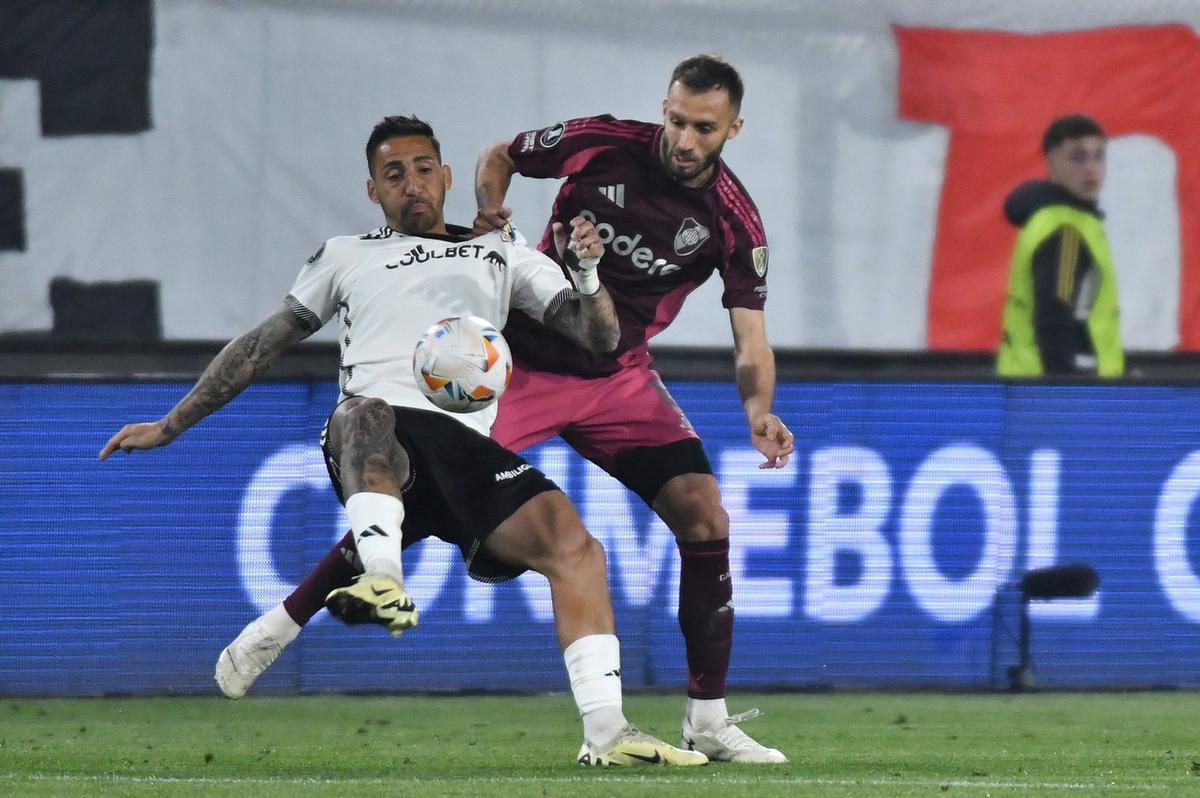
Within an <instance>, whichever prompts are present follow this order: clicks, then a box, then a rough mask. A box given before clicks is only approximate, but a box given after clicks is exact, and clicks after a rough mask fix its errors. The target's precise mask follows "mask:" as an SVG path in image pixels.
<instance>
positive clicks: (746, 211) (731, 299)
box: [719, 181, 769, 310]
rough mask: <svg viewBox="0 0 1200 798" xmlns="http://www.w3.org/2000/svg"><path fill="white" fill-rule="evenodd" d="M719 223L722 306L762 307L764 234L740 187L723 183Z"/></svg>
mask: <svg viewBox="0 0 1200 798" xmlns="http://www.w3.org/2000/svg"><path fill="white" fill-rule="evenodd" d="M719 191H720V196H721V199H722V214H721V218H720V224H721V228H722V232H723V233H724V237H725V251H724V253H723V254H724V258H723V261H724V262H723V269H722V271H721V278H722V279H723V280H724V282H725V292H724V293H723V294H722V295H721V304H722V305H724V306H725V307H726V308H749V309H750V310H762V309H763V308H764V307H765V306H766V303H767V260H768V257H767V256H768V254H769V253H768V249H767V234H766V232H765V231H764V230H763V225H762V219H761V218H759V215H758V209H757V208H755V207H754V203H753V202H752V201H751V200H750V197H749V196H748V195H747V194H746V193H745V191H744V190H741V187H740V186H737V185H736V184H734V183H732V181H730V182H728V183H724V184H723V185H722V186H720V187H719Z"/></svg>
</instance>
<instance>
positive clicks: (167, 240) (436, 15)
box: [0, 0, 1200, 350]
mask: <svg viewBox="0 0 1200 798" xmlns="http://www.w3.org/2000/svg"><path fill="white" fill-rule="evenodd" d="M154 13H155V46H154V51H153V69H152V83H151V94H152V96H151V108H152V118H153V127H152V129H151V130H149V131H148V132H145V133H141V134H137V135H100V136H72V137H63V138H45V137H43V136H42V135H41V133H40V131H39V129H38V95H37V85H36V83H35V82H33V81H28V80H25V81H0V166H2V167H10V168H18V169H20V170H22V171H23V174H24V183H25V198H24V200H25V223H26V231H27V233H26V234H27V249H26V250H25V251H23V252H0V298H2V299H3V301H2V302H0V332H9V331H17V330H32V329H46V328H49V327H50V324H51V317H50V308H49V304H48V299H47V297H48V288H47V286H48V283H49V281H50V279H52V278H53V277H55V276H59V275H63V276H69V277H75V278H78V279H81V280H89V281H90V280H117V279H127V278H150V279H156V280H159V281H161V283H162V311H163V325H164V332H165V335H166V336H167V337H168V338H175V339H181V338H200V339H227V338H230V337H232V336H233V335H235V334H237V333H239V332H241V331H242V330H243V329H245V328H246V327H249V326H250V325H252V324H254V323H256V322H257V321H258V320H259V319H261V318H262V317H263V316H264V315H265V314H267V313H268V312H270V311H271V310H272V309H273V308H274V307H275V306H276V305H277V304H278V303H279V301H280V300H281V299H282V297H283V296H284V295H285V294H286V292H287V290H288V288H289V287H290V285H291V283H292V279H293V277H294V276H295V273H296V271H297V270H298V268H299V266H300V265H301V264H302V263H303V262H304V259H305V258H306V257H308V256H309V255H310V254H311V253H312V252H314V251H315V250H316V249H317V247H318V246H320V244H321V242H322V241H323V240H324V239H326V238H329V237H331V236H334V235H345V234H351V233H357V232H363V231H366V230H367V229H369V228H371V227H374V226H377V225H378V224H380V223H381V218H382V217H381V216H380V213H379V210H378V208H377V207H376V206H374V205H372V204H370V202H369V201H368V200H367V197H366V191H365V183H366V178H367V173H366V162H365V155H364V153H363V147H364V144H365V141H366V137H367V135H368V134H369V132H370V129H371V127H372V126H373V124H374V123H375V122H376V121H378V120H379V119H380V118H381V117H382V116H384V115H385V114H389V113H415V114H417V115H418V116H421V117H423V118H425V119H427V120H428V121H430V122H431V123H432V124H433V125H434V127H435V129H436V130H437V132H438V135H439V137H440V139H441V142H442V148H443V155H444V157H445V160H446V162H447V163H449V164H451V166H452V167H453V168H454V169H455V175H456V182H455V187H454V188H453V189H452V190H451V192H450V195H449V201H448V204H447V218H448V219H449V220H450V221H457V222H460V223H465V224H469V223H470V220H471V219H472V218H473V216H474V199H473V192H472V188H471V184H472V172H473V168H474V162H475V158H476V156H477V154H478V153H479V151H480V150H481V149H482V148H483V147H485V146H486V145H488V144H490V143H492V142H494V141H497V140H500V139H504V138H509V137H511V136H512V135H513V134H514V133H516V132H518V131H520V130H525V129H528V128H532V127H539V126H542V125H546V124H550V123H552V122H554V121H557V120H558V119H561V118H566V117H571V116H580V115H587V114H596V113H612V114H614V115H616V116H618V117H629V118H639V119H648V120H658V119H659V118H660V114H661V112H660V103H661V99H662V97H663V95H664V93H665V89H666V82H667V79H668V77H669V74H670V71H671V68H672V67H673V66H674V64H675V63H676V62H678V61H679V60H681V59H682V58H684V57H686V56H688V55H692V54H694V53H697V52H702V51H716V52H720V53H721V54H723V55H724V56H725V57H727V58H728V59H729V60H730V61H731V62H732V63H733V64H735V65H736V66H737V67H738V68H739V69H740V71H741V72H742V75H743V77H744V78H745V80H746V85H747V93H746V99H745V102H744V105H743V109H742V111H743V116H744V117H745V119H746V126H745V129H744V130H743V132H742V134H741V135H740V136H739V137H738V138H737V139H736V140H735V141H733V142H732V143H730V144H729V145H728V147H727V149H726V159H727V161H728V163H729V164H730V165H731V167H732V168H733V169H734V171H735V172H736V173H737V174H738V176H739V177H740V178H741V179H742V181H743V182H744V183H745V184H746V186H747V187H748V188H749V190H750V192H751V194H752V195H753V196H754V197H755V199H756V201H757V204H758V206H759V209H760V211H761V212H762V216H763V219H764V222H765V224H766V228H767V234H768V238H769V240H770V245H771V250H772V253H771V274H770V290H771V293H770V297H769V300H768V303H767V320H768V331H769V334H770V337H771V340H772V342H773V343H774V344H775V345H776V346H777V347H834V348H875V349H923V348H924V347H925V340H926V338H925V301H926V300H925V297H926V291H927V288H928V281H929V264H930V260H931V251H932V246H933V240H934V235H935V227H936V213H937V206H938V197H939V192H940V190H941V185H942V167H943V160H944V157H945V152H946V143H947V132H946V131H945V130H944V129H942V128H940V127H937V126H933V125H928V124H922V123H915V122H909V121H904V120H900V119H898V117H897V114H896V74H897V66H898V64H897V51H896V43H895V39H894V37H893V34H892V31H891V28H890V26H891V25H892V24H903V25H910V26H934V27H954V28H970V29H977V28H978V29H1003V30H1012V31H1023V32H1041V31H1048V30H1073V29H1083V28H1093V27H1101V26H1110V25H1128V24H1159V23H1169V22H1182V23H1186V24H1189V25H1191V26H1192V27H1194V28H1195V27H1197V26H1198V25H1200V3H1196V2H1184V1H1183V0H1180V1H1179V2H1145V1H1143V2H1130V1H1129V0H1095V1H1094V2H1090V3H1086V4H1084V3H1079V2H1077V0H1010V2H1007V3H1003V4H993V3H991V2H984V1H983V0H972V1H971V2H955V3H944V2H934V0H924V1H921V0H890V1H887V0H884V1H880V2H872V1H871V0H857V1H853V2H846V1H843V2H839V3H824V2H816V1H815V0H812V1H810V2H785V0H760V1H758V2H754V1H751V2H745V0H673V1H671V2H657V3H649V4H648V3H640V2H631V1H630V2H624V1H623V2H610V3H586V4H584V3H554V2H539V1H537V0H509V2H506V3H488V2H482V1H479V2H455V1H454V0H448V1H447V2H435V1H434V0H428V1H427V2H416V1H415V0H414V1H413V2H403V1H402V0H395V1H394V2H387V1H386V0H373V1H368V0H362V1H360V2H337V3H334V2H329V3H322V2H286V3H285V2H265V1H263V0H259V1H258V2H218V1H217V0H159V2H158V3H157V4H156V6H155V9H154ZM1031 146H1036V142H1031ZM1174 179H1175V160H1174V156H1173V153H1172V152H1171V151H1170V150H1169V149H1168V148H1166V147H1165V146H1163V145H1162V144H1161V143H1160V142H1158V141H1157V140H1156V139H1152V138H1148V137H1128V138H1119V139H1115V140H1114V141H1113V142H1112V143H1111V146H1110V175H1109V181H1108V184H1107V185H1106V188H1105V192H1104V195H1103V198H1102V206H1103V207H1105V209H1106V210H1107V212H1108V214H1109V219H1110V222H1109V233H1110V237H1111V239H1112V244H1113V250H1114V257H1115V260H1116V263H1117V269H1118V275H1119V277H1118V279H1119V282H1120V292H1121V295H1120V296H1121V306H1122V314H1123V315H1122V325H1123V332H1124V334H1125V340H1126V344H1127V346H1128V347H1129V348H1131V349H1142V350H1145V349H1165V348H1170V347H1171V346H1173V345H1174V344H1175V343H1176V340H1177V329H1176V327H1177V304H1178V285H1179V277H1178V273H1179V262H1180V253H1179V234H1178V211H1177V207H1176V202H1175V186H1174ZM555 189H556V185H555V183H554V182H553V181H533V180H527V179H522V178H516V179H515V180H514V183H513V188H512V191H511V192H510V195H509V198H510V202H511V204H512V205H514V207H515V208H516V220H517V222H518V224H519V225H520V226H521V227H522V228H523V229H524V231H525V233H526V235H527V236H528V237H529V238H531V239H534V240H536V239H537V237H538V236H539V235H540V231H541V228H542V226H543V225H544V223H545V220H546V216H547V212H548V209H549V207H550V203H551V200H552V197H553V195H554V191H555ZM997 213H999V209H997ZM719 297H720V290H719V281H710V284H708V285H706V286H704V287H703V288H702V289H700V290H699V291H698V292H697V293H696V294H695V295H694V296H693V297H692V298H691V299H690V300H689V301H688V303H687V305H686V306H685V308H684V311H683V313H682V315H681V316H680V318H679V319H678V320H677V321H676V323H675V324H674V325H673V326H672V327H671V328H670V329H669V330H667V331H666V332H665V333H663V334H662V335H661V336H660V337H659V339H658V343H661V344H677V345H698V346H704V345H714V346H725V345H728V344H729V342H730V337H729V333H728V325H727V324H726V323H725V321H724V320H725V312H724V310H722V309H721V307H720V301H719ZM319 335H320V336H321V338H322V339H325V340H332V332H331V331H329V330H326V331H323V332H322V333H320V334H319Z"/></svg>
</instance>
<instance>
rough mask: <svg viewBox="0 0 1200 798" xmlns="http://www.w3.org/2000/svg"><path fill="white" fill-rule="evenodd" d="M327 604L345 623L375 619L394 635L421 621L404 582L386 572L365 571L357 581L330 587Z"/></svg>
mask: <svg viewBox="0 0 1200 798" xmlns="http://www.w3.org/2000/svg"><path fill="white" fill-rule="evenodd" d="M325 607H326V608H327V609H328V610H329V611H330V612H331V613H333V617H335V618H337V619H338V620H339V621H341V622H342V623H345V624H349V625H351V626H354V625H356V624H360V623H373V624H375V625H377V626H382V627H384V628H385V629H387V630H388V631H389V632H391V634H392V636H393V637H399V636H400V634H401V633H402V632H403V631H404V630H405V629H411V628H412V627H414V626H416V625H417V607H416V605H415V604H413V601H412V599H411V598H409V597H408V593H406V592H405V591H404V585H402V584H400V583H399V582H397V581H396V580H395V579H393V578H391V577H390V576H384V575H383V574H370V573H368V574H361V575H359V576H357V577H355V579H354V584H352V585H350V586H348V587H339V588H338V589H337V590H332V591H330V592H329V595H328V596H326V597H325Z"/></svg>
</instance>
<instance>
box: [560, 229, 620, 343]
mask: <svg viewBox="0 0 1200 798" xmlns="http://www.w3.org/2000/svg"><path fill="white" fill-rule="evenodd" d="M552 229H553V231H554V245H555V247H557V249H558V252H559V255H560V256H561V257H562V258H563V261H564V262H565V263H566V264H567V269H568V271H569V273H570V275H571V281H572V282H573V283H574V284H575V290H571V289H567V290H565V291H563V292H562V293H561V294H560V295H559V296H557V297H555V300H554V303H553V304H552V305H551V306H550V310H549V311H548V312H547V313H546V316H545V318H544V319H543V322H544V323H545V324H546V326H547V327H550V328H551V329H553V330H556V331H558V332H560V333H562V334H563V335H565V336H566V337H567V338H570V339H571V340H572V341H574V342H575V343H577V344H579V345H580V346H582V347H583V348H584V349H587V350H589V351H591V352H612V351H613V350H614V349H616V348H617V344H619V343H620V342H621V327H620V325H619V324H618V323H617V311H616V308H614V307H613V301H612V297H611V296H609V294H608V290H607V289H605V287H604V286H603V285H601V284H600V280H599V278H598V276H597V274H596V267H597V266H598V265H599V263H600V258H602V257H603V256H604V245H603V244H602V243H600V236H599V234H598V233H597V232H596V228H595V226H593V225H592V223H591V222H589V221H588V220H587V219H584V218H583V217H582V216H576V217H575V218H574V219H572V220H571V231H570V233H569V234H568V232H567V230H566V228H565V227H564V226H563V225H562V223H561V222H555V223H554V224H553V226H552Z"/></svg>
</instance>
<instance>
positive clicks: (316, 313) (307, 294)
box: [284, 239, 337, 334]
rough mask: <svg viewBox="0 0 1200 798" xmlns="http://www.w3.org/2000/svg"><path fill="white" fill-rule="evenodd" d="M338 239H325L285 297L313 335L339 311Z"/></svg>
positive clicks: (305, 263)
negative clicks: (337, 291)
mask: <svg viewBox="0 0 1200 798" xmlns="http://www.w3.org/2000/svg"><path fill="white" fill-rule="evenodd" d="M335 242H336V239H330V240H329V241H326V242H325V243H324V244H322V245H321V248H320V249H318V250H317V251H316V253H315V254H314V255H313V256H312V257H311V258H309V259H308V260H307V261H305V262H304V268H302V269H301V270H300V274H298V275H297V276H296V282H295V283H293V285H292V290H291V291H289V292H288V295H287V298H286V299H285V300H284V301H285V302H286V303H287V305H288V307H289V308H291V309H292V312H293V313H295V314H296V316H297V317H299V319H300V320H301V321H302V322H304V325H305V326H306V327H307V328H308V331H309V333H310V334H311V333H314V332H316V331H317V330H319V329H321V327H323V326H324V325H325V322H327V321H329V320H330V319H331V318H333V315H334V313H336V312H337V297H336V296H335V291H336V283H335V277H336V274H337V268H336V261H337V256H336V253H335V250H336V244H335Z"/></svg>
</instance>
